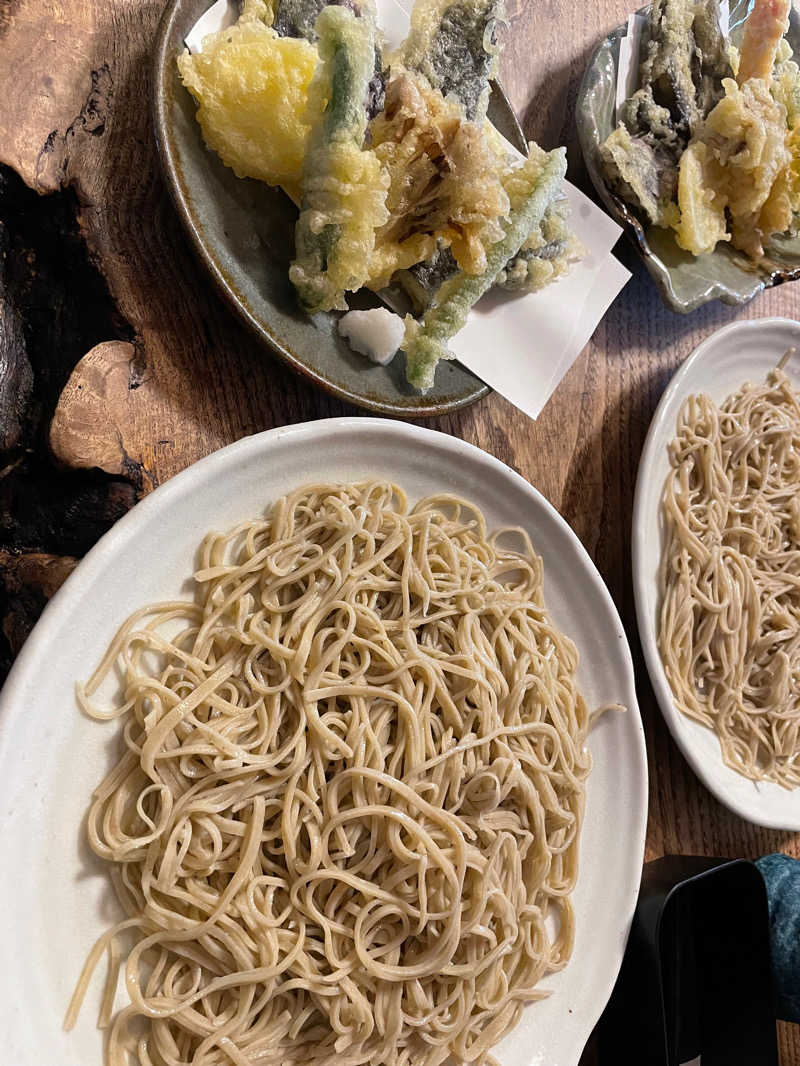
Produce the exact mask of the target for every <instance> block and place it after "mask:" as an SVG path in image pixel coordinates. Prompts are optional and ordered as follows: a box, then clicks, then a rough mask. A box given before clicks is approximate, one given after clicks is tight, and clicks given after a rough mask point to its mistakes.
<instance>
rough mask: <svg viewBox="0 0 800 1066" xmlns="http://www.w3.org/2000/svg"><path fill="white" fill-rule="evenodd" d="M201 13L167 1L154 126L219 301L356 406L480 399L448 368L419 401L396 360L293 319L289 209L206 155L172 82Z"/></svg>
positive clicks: (417, 414) (413, 413) (185, 99)
mask: <svg viewBox="0 0 800 1066" xmlns="http://www.w3.org/2000/svg"><path fill="white" fill-rule="evenodd" d="M208 7H209V0H173V2H172V3H170V4H169V6H168V7H167V9H166V11H165V13H164V17H163V19H162V21H161V26H160V28H159V34H158V40H157V43H156V54H155V92H154V104H155V128H156V138H157V141H158V147H159V153H160V156H161V163H162V166H163V170H164V175H165V177H166V181H167V185H168V186H169V189H170V192H171V194H172V197H173V199H174V201H175V205H176V207H177V209H178V214H179V215H180V217H181V220H182V221H183V224H184V226H185V227H186V230H187V232H188V234H189V237H190V238H191V241H192V244H193V245H194V247H195V249H196V251H197V253H198V255H199V256H200V258H201V260H202V261H203V262H204V263H205V265H206V267H207V268H208V270H209V272H210V274H211V277H212V278H213V279H214V281H215V282H216V284H217V286H218V287H219V289H220V290H221V292H222V293H223V295H224V296H225V297H226V298H227V300H228V301H229V303H230V304H231V305H232V307H233V308H234V310H235V311H236V312H237V313H238V314H239V315H240V316H241V317H242V318H243V319H244V320H245V322H246V323H247V324H248V325H249V326H250V327H251V329H253V330H254V332H255V333H256V335H257V336H258V337H260V338H261V340H263V341H264V342H265V343H266V344H268V345H269V347H270V348H272V350H273V351H274V352H276V353H277V354H278V355H279V356H280V357H281V358H282V359H284V360H285V361H286V362H287V363H289V364H290V366H292V367H294V369H295V370H298V371H300V373H302V374H305V375H306V376H307V377H309V378H310V379H311V380H312V381H313V382H315V383H316V384H317V385H319V386H320V387H321V388H323V389H326V390H327V391H328V392H331V393H333V394H334V395H335V396H339V397H340V398H341V399H343V400H348V401H350V402H351V403H355V404H358V405H359V406H360V407H366V408H369V409H370V410H372V411H380V412H383V413H386V414H391V415H400V416H402V417H406V418H409V417H410V418H421V417H425V416H428V415H438V414H443V413H445V412H447V411H453V410H455V409H456V408H458V407H464V406H465V405H466V404H470V403H474V402H475V400H477V399H479V398H480V397H481V396H485V395H486V393H488V392H489V389H488V387H487V386H486V385H485V384H484V383H483V382H482V381H480V380H479V379H478V378H476V377H475V376H474V375H473V374H471V373H470V372H469V371H468V370H465V369H464V368H463V367H462V366H461V365H460V364H458V363H455V362H443V363H440V364H439V366H438V368H437V370H436V384H435V385H434V387H433V388H432V389H431V390H430V391H429V392H427V393H425V395H424V396H423V395H422V394H421V393H419V392H417V390H416V389H414V388H412V387H411V386H410V385H409V384H408V383H407V382H406V380H405V357H404V356H403V354H402V353H401V354H400V355H398V356H397V357H396V358H395V359H394V360H393V362H392V363H391V364H390V365H389V366H375V365H373V364H372V363H370V362H369V361H368V360H367V359H365V358H364V357H363V356H361V355H357V354H355V353H354V352H352V351H351V350H350V348H349V347H348V346H347V344H345V343H344V341H343V340H342V339H341V338H340V337H339V336H338V333H337V331H336V318H335V316H333V315H328V314H320V315H315V316H314V320H313V321H312V320H310V319H309V318H308V317H307V316H306V315H304V314H302V312H301V311H299V309H298V307H297V303H296V300H295V297H294V291H293V289H292V286H291V284H290V283H289V278H288V268H289V262H290V260H291V259H292V256H293V253H294V223H295V219H296V217H297V210H296V208H295V207H294V205H293V204H292V202H291V201H290V200H289V198H288V197H287V196H285V195H284V194H283V193H282V192H281V191H280V190H277V189H270V188H268V187H267V186H265V185H262V184H261V183H260V182H256V181H250V180H247V179H241V178H237V177H236V175H235V174H234V173H233V171H232V170H229V169H228V168H227V167H225V166H223V165H222V163H221V162H220V161H219V159H218V158H217V156H216V155H215V154H214V153H213V152H210V151H209V150H208V149H207V148H206V147H205V144H204V143H203V138H202V135H201V132H200V127H199V125H198V124H197V122H196V121H195V117H194V114H195V104H194V101H193V100H192V98H191V96H190V95H189V93H188V92H187V91H186V89H184V87H183V85H182V84H181V82H180V79H179V77H178V71H177V66H176V63H175V59H176V56H177V55H178V54H179V53H180V52H181V51H183V48H184V43H183V41H184V37H185V35H186V34H187V33H188V32H189V30H190V29H191V27H192V26H193V25H194V24H195V22H197V20H198V18H200V16H201V15H202V14H203V13H204V12H205V11H206V9H207V8H208ZM496 124H497V123H496ZM359 298H361V297H359ZM370 299H372V300H373V304H372V305H373V306H374V305H377V300H376V299H374V298H371V297H369V296H367V297H366V300H367V301H369V300H370ZM359 306H370V303H369V302H365V303H362V304H359Z"/></svg>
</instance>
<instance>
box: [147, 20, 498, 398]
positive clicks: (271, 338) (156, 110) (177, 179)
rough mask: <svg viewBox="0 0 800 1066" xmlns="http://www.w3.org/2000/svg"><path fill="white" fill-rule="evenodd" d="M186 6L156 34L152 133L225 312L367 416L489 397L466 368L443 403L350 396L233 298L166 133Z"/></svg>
mask: <svg viewBox="0 0 800 1066" xmlns="http://www.w3.org/2000/svg"><path fill="white" fill-rule="evenodd" d="M187 2H188V0H169V3H168V4H167V6H166V7H165V8H164V11H163V13H162V15H161V19H160V20H159V23H158V27H157V29H156V36H155V44H154V48H153V58H152V68H151V84H152V105H151V108H152V122H153V128H154V131H155V142H156V149H157V155H158V160H159V163H160V168H161V173H162V176H163V178H164V183H165V185H166V187H167V190H168V192H169V197H170V200H171V202H172V205H173V207H174V208H175V211H176V212H177V214H178V217H179V219H180V221H181V226H182V228H183V230H184V233H185V234H186V235H187V236H188V238H189V243H190V244H191V246H192V250H193V251H194V254H195V258H196V259H197V260H199V262H200V263H202V265H203V268H204V270H205V272H206V274H207V276H208V277H210V278H211V280H212V282H213V283H214V286H215V288H216V290H217V292H219V293H220V294H221V295H222V296H223V298H224V300H225V302H226V303H227V305H228V307H229V308H230V309H231V310H232V311H233V313H234V314H235V315H236V317H237V318H239V319H240V321H242V322H244V323H245V325H246V326H247V328H248V329H249V331H250V333H251V334H252V335H253V336H254V337H255V338H256V339H257V340H259V341H260V342H261V343H262V344H265V345H266V346H267V347H268V348H269V350H270V351H271V352H272V353H273V354H274V355H277V356H278V358H280V359H281V360H282V361H283V362H284V363H286V364H287V365H288V366H290V367H291V368H292V370H294V371H295V372H297V373H298V374H300V375H301V377H303V378H305V379H306V380H307V381H310V382H312V384H314V385H316V386H317V387H318V388H320V389H322V390H323V391H324V392H327V393H328V394H329V395H331V396H335V397H336V398H337V399H339V400H344V401H345V402H346V403H351V404H354V405H355V406H357V407H361V408H364V409H366V410H368V411H373V412H375V413H377V414H388V415H393V416H396V417H401V418H432V417H436V416H439V415H444V414H450V413H452V412H453V411H458V410H461V409H462V408H464V407H470V406H471V405H472V404H474V403H477V402H478V400H481V399H483V398H484V397H485V396H488V395H489V393H491V392H492V391H493V390H492V389H491V388H490V386H489V385H487V384H486V383H485V382H482V381H481V380H480V378H478V377H477V376H476V375H475V374H472V371H469V370H467V368H466V367H462V369H463V370H464V372H465V373H468V374H470V375H471V376H472V377H473V378H475V381H476V382H477V384H476V386H475V387H474V388H473V390H472V391H471V392H469V393H468V394H466V395H464V396H461V397H459V398H458V399H452V400H446V401H437V400H434V401H432V402H431V403H427V404H426V403H425V402H424V393H420V394H419V396H418V397H417V398H416V400H415V402H413V403H409V404H400V403H395V402H392V401H391V400H378V399H373V398H370V397H369V396H365V395H363V394H362V393H359V392H354V391H352V390H350V389H348V388H346V387H345V386H342V385H338V384H336V383H335V382H333V381H330V380H328V379H327V378H326V377H324V376H323V375H321V374H319V373H317V372H316V371H315V370H314V369H313V368H312V367H310V366H308V365H307V364H306V363H304V362H303V361H302V360H300V359H298V358H297V356H296V355H294V354H293V353H292V352H291V351H290V350H289V349H288V348H286V347H285V346H284V345H283V344H281V342H280V340H278V338H277V337H276V336H275V335H274V333H273V332H272V331H271V330H270V329H269V327H268V325H267V324H266V323H264V322H261V321H259V320H258V319H257V318H256V317H255V315H253V313H252V312H251V311H250V309H249V308H248V307H247V305H246V304H245V303H244V301H243V300H241V299H240V298H239V297H238V296H237V294H236V292H235V291H234V289H233V287H232V285H231V284H230V282H229V281H228V279H227V278H226V277H225V274H224V273H223V272H222V270H221V269H220V267H219V265H218V263H217V262H216V260H215V259H214V257H213V256H212V255H211V253H210V251H209V249H208V248H207V247H206V244H205V242H204V240H203V236H202V233H201V230H200V228H199V227H198V226H197V224H196V222H195V220H194V217H193V215H192V212H191V211H190V209H189V204H188V200H189V199H190V197H189V194H188V190H187V189H186V188H185V183H184V180H183V178H182V176H181V173H180V168H179V165H178V163H177V160H176V158H175V146H174V144H173V140H172V136H171V133H170V129H171V127H170V123H169V120H168V114H167V113H168V110H169V103H170V100H169V90H168V84H169V78H170V76H171V74H172V61H173V58H174V57H173V54H172V51H173V50H172V48H171V45H170V38H171V36H172V33H173V28H174V25H175V21H176V19H177V17H178V15H179V14H180V13H181V12H182V11H183V8H184V7H185V5H186V4H187ZM209 6H210V5H209ZM206 150H208V149H206ZM459 365H461V364H459Z"/></svg>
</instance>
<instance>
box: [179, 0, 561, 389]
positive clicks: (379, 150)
mask: <svg viewBox="0 0 800 1066" xmlns="http://www.w3.org/2000/svg"><path fill="white" fill-rule="evenodd" d="M501 18H502V0H419V2H418V3H417V4H416V6H415V7H414V10H413V12H412V15H411V26H410V29H409V33H408V37H407V39H406V41H405V42H404V43H403V45H402V46H401V47H400V48H399V49H398V50H397V52H395V53H391V54H386V53H384V52H383V50H382V41H381V37H380V34H379V32H378V31H377V28H376V14H375V7H374V0H345V2H344V3H341V4H339V3H325V2H324V0H272V2H271V3H270V2H269V0H244V6H243V10H242V14H241V16H240V18H239V20H238V21H237V23H236V24H235V25H234V26H233V27H232V28H230V29H227V30H224V31H222V32H220V33H218V34H213V35H210V36H209V37H208V38H206V39H205V41H204V44H203V51H202V52H201V53H199V54H196V55H190V54H189V53H185V54H184V55H182V56H180V57H179V60H178V65H179V69H180V73H181V77H182V79H183V82H184V84H185V85H186V86H187V88H188V89H189V90H190V92H191V93H192V95H193V96H194V97H195V100H196V101H197V104H198V109H197V118H198V121H199V123H200V125H201V127H202V131H203V136H204V138H205V140H206V143H207V144H208V145H209V147H211V148H213V149H214V150H215V151H216V152H217V153H218V154H219V155H220V157H221V159H222V160H223V162H225V163H226V164H227V165H229V166H231V167H233V169H234V170H235V172H236V173H237V174H238V175H239V176H246V177H253V178H256V179H258V180H261V181H265V182H267V183H268V184H270V185H280V186H281V187H283V188H284V189H285V191H286V192H287V193H288V194H289V195H290V196H291V197H292V199H293V200H294V201H295V203H296V204H297V205H298V207H299V209H300V214H299V218H298V221H297V225H296V230H295V258H294V261H293V263H292V265H291V268H290V272H289V276H290V278H291V280H292V282H293V284H294V286H295V289H296V291H297V294H298V297H299V300H300V303H301V305H302V307H303V308H304V310H306V311H307V312H308V313H309V314H313V313H314V312H317V311H328V310H345V309H346V308H347V302H346V298H345V297H346V294H347V293H348V292H354V291H356V290H358V289H360V288H362V287H366V288H370V289H372V290H374V291H376V292H380V291H381V290H383V289H385V288H386V287H387V286H389V285H391V286H392V287H393V290H394V291H397V290H398V289H403V290H404V291H405V292H406V294H407V296H408V297H409V302H410V305H411V307H412V309H413V312H414V314H413V316H412V315H409V316H407V318H406V333H405V343H404V348H405V349H406V354H407V376H408V379H409V381H410V382H411V383H412V384H413V385H415V386H417V387H418V388H420V389H423V390H424V389H427V388H429V387H430V386H431V384H432V383H433V376H434V370H435V367H436V363H437V362H438V361H439V359H442V358H452V355H451V353H450V351H449V349H448V341H449V339H450V337H452V335H453V334H454V333H455V332H456V331H457V330H458V329H460V328H461V326H462V325H463V324H464V322H465V320H466V315H467V313H468V311H469V309H470V307H471V306H472V305H473V304H474V302H475V301H476V300H477V299H478V298H479V297H480V296H481V295H482V294H483V293H484V292H486V291H487V290H488V289H489V288H491V287H492V286H493V285H498V286H502V287H504V288H507V289H512V290H518V291H535V290H538V289H541V288H542V287H543V286H544V285H546V284H548V283H550V282H552V281H554V280H556V279H557V278H559V277H561V276H562V275H563V274H565V273H566V272H567V270H568V269H569V267H570V265H571V264H572V263H573V262H575V261H576V260H577V259H578V258H580V252H581V249H580V246H579V244H578V242H577V241H576V239H575V238H574V236H573V235H572V234H571V232H570V230H569V227H568V223H567V216H568V209H567V205H566V200H565V198H564V195H563V192H562V182H563V178H564V172H565V162H564V153H563V150H562V149H558V150H556V151H555V152H551V153H546V152H543V151H542V150H541V149H540V148H538V147H537V146H536V145H534V144H531V146H530V154H529V157H528V158H527V159H524V160H522V161H520V159H519V158H518V157H516V156H515V155H514V153H513V151H512V150H511V149H510V147H509V146H508V145H507V144H506V142H504V141H503V139H502V138H501V137H500V136H499V134H497V132H496V131H495V130H494V128H493V127H492V126H491V124H490V123H489V122H488V120H487V118H486V111H487V104H488V99H489V93H490V80H491V79H492V78H493V77H494V76H495V75H496V73H497V64H498V54H499V47H498V45H497V43H496V39H495V25H496V23H497V21H498V20H499V19H501Z"/></svg>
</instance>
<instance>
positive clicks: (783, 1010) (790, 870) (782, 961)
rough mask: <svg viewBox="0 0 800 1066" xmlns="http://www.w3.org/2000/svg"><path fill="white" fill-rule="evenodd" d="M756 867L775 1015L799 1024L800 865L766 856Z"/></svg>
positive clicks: (786, 859) (781, 857) (797, 862)
mask: <svg viewBox="0 0 800 1066" xmlns="http://www.w3.org/2000/svg"><path fill="white" fill-rule="evenodd" d="M756 866H757V867H758V869H759V870H760V872H761V876H762V877H763V878H764V881H765V882H766V885H767V899H768V901H769V929H770V951H771V954H772V975H773V979H774V982H775V1013H776V1014H777V1016H778V1017H779V1018H783V1019H784V1021H787V1022H800V861H798V860H797V859H791V858H789V856H788V855H765V856H764V858H763V859H757V860H756Z"/></svg>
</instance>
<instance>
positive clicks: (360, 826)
mask: <svg viewBox="0 0 800 1066" xmlns="http://www.w3.org/2000/svg"><path fill="white" fill-rule="evenodd" d="M509 541H511V542H512V543H511V544H509ZM200 555H201V558H200V564H199V570H198V571H197V573H196V575H195V580H196V585H197V597H196V600H195V602H192V603H186V602H173V603H163V604H159V605H157V606H154V607H150V608H147V609H145V610H142V611H139V612H137V613H136V614H135V615H134V616H133V617H132V618H130V619H129V621H128V622H126V623H125V625H124V626H123V627H122V629H121V630H120V632H119V633H118V635H117V636H116V638H115V640H114V642H113V644H112V645H111V647H110V648H109V650H108V652H107V654H106V656H105V659H104V660H103V662H102V663H101V665H100V667H99V668H98V670H97V672H96V674H95V676H94V677H93V678H92V679H91V680H90V681H89V683H88V684H87V685H86V686H85V688H84V689H81V690H80V695H81V701H82V703H83V705H84V706H85V707H86V709H87V710H88V711H89V712H90V713H92V714H94V715H96V716H97V717H112V716H120V717H121V718H122V719H123V721H124V745H123V749H124V754H123V755H122V758H121V760H120V762H119V764H118V765H117V767H116V768H115V769H114V770H113V771H112V772H111V773H110V774H109V775H108V777H107V778H106V780H105V781H104V782H103V783H102V784H101V785H100V786H99V788H98V789H97V790H96V793H95V798H94V802H93V805H92V807H91V811H90V814H89V823H88V832H89V839H90V842H91V846H92V848H93V849H94V851H95V852H96V853H97V854H98V855H100V856H102V857H103V858H104V859H106V860H107V861H108V863H109V869H110V873H111V877H112V879H113V883H114V887H115V889H116V894H117V896H118V898H119V901H120V903H121V904H122V906H123V908H124V909H125V911H126V912H127V915H128V918H127V920H125V921H123V922H122V923H121V924H120V925H118V926H116V927H115V928H114V929H112V930H109V932H108V933H107V934H106V935H105V936H104V937H103V938H102V939H101V940H100V941H98V944H97V945H96V947H95V949H94V951H93V953H92V955H91V956H90V958H89V960H88V961H87V965H86V967H85V970H84V974H83V976H82V978H81V981H80V983H79V987H78V989H77V991H76V995H75V998H74V1000H73V1003H72V1005H71V1007H70V1011H69V1013H68V1016H67V1019H66V1024H67V1025H68V1026H70V1025H72V1024H73V1023H74V1020H75V1015H76V1012H77V1010H78V1008H79V1005H80V1001H81V999H82V997H83V995H84V993H85V990H86V985H87V982H88V980H89V977H90V974H91V971H92V969H93V967H94V965H95V964H96V963H97V961H98V960H99V959H100V958H101V956H102V954H103V953H104V952H105V951H108V952H109V955H110V956H111V965H110V975H109V980H108V982H107V987H106V995H105V999H104V1002H103V1006H102V1009H101V1024H103V1025H109V1024H110V1025H111V1033H110V1038H109V1041H108V1045H107V1047H108V1060H109V1062H111V1063H114V1064H117V1063H123V1062H127V1061H128V1058H127V1056H128V1055H129V1054H130V1056H131V1058H132V1059H133V1061H135V1062H137V1063H140V1064H141V1066H177V1064H185V1063H192V1064H195V1066H231V1064H233V1066H245V1064H251V1063H258V1064H259V1066H306V1064H312V1066H328V1064H331V1066H333V1064H336V1066H362V1064H364V1066H367V1064H369V1066H382V1064H385V1066H436V1064H440V1063H444V1062H448V1063H450V1062H455V1063H466V1062H474V1063H488V1062H491V1061H493V1060H492V1058H491V1056H490V1055H489V1049H490V1048H491V1047H492V1045H493V1044H495V1043H496V1042H497V1040H498V1039H499V1038H500V1037H501V1036H502V1035H503V1034H504V1033H505V1032H506V1031H507V1030H508V1029H509V1028H510V1027H511V1026H513V1025H514V1024H515V1022H516V1021H517V1019H518V1017H519V1014H520V1011H521V1009H522V1007H523V1005H524V1004H525V1003H527V1002H529V1001H531V1000H534V999H537V998H539V997H540V996H541V995H543V994H544V993H543V991H542V990H541V989H539V988H537V984H538V982H539V980H540V978H541V977H543V976H544V975H545V974H548V973H550V972H552V971H554V970H558V969H560V968H561V967H562V966H563V965H564V964H565V962H566V960H567V958H568V956H569V954H570V950H571V946H572V939H573V915H572V910H571V907H570V901H569V893H570V890H571V889H572V887H573V885H574V883H575V878H576V872H577V869H576V864H577V849H578V834H579V829H580V823H581V815H582V810H583V803H584V781H585V778H586V776H587V774H588V772H589V768H590V758H589V755H588V753H587V751H586V748H585V736H586V730H587V726H588V715H587V710H586V706H585V704H584V701H583V699H582V698H581V695H580V693H579V692H578V690H577V689H576V686H575V670H576V666H577V655H576V651H575V648H574V646H573V645H572V643H571V642H570V641H569V640H568V639H567V638H566V637H565V636H564V635H563V634H562V633H560V632H559V631H558V630H557V629H556V628H555V627H554V626H553V624H552V622H551V621H550V619H549V617H548V613H547V610H546V609H545V606H544V603H543V599H542V566H541V560H540V559H539V558H538V557H537V556H536V554H535V552H534V551H533V548H532V546H531V544H530V541H529V540H528V538H527V536H526V534H525V533H523V532H521V531H520V530H506V531H503V532H501V533H499V534H495V535H494V536H489V535H488V533H487V529H486V525H485V522H484V518H483V516H482V515H481V513H480V512H479V511H478V510H477V509H476V508H475V507H474V506H472V505H470V504H469V503H467V502H465V501H463V500H460V499H457V498H454V497H451V496H439V497H436V498H430V499H426V500H423V501H422V502H420V503H419V504H417V506H416V507H413V508H411V509H409V507H408V505H407V501H406V498H405V496H404V494H403V492H402V490H401V489H399V488H397V487H396V486H394V485H391V484H386V483H378V482H376V483H363V484H350V485H312V486H309V487H305V488H302V489H300V490H298V491H296V492H294V493H292V494H291V495H289V496H287V497H285V498H283V499H281V500H279V501H278V502H277V503H276V504H275V505H274V507H273V508H272V510H271V512H270V514H269V516H268V517H267V518H266V519H263V520H258V521H253V522H247V523H244V524H243V525H240V526H238V527H237V528H235V529H233V530H231V531H230V532H228V533H225V534H215V533H212V534H210V535H209V536H208V537H206V539H205V541H204V542H203V546H202V549H201V553H200ZM115 666H116V667H117V668H118V669H120V670H121V674H122V677H123V684H122V692H121V694H120V696H119V700H118V702H117V703H116V704H115V705H114V706H113V707H111V708H104V709H101V708H100V707H99V706H96V704H97V703H98V702H99V700H98V689H99V687H100V686H101V684H102V683H103V681H104V679H105V678H106V676H107V675H108V674H109V672H110V671H111V670H112V669H113V668H114V667H115ZM123 943H124V944H125V950H124V951H121V948H120V946H119V945H120V944H123ZM121 955H122V956H123V957H124V970H125V980H126V985H127V992H128V995H129V997H130V1005H129V1006H126V1007H125V1008H124V1009H122V1010H121V1011H120V1012H118V1013H117V1014H116V1016H115V1017H114V1016H113V1008H112V1003H113V999H114V991H115V986H116V983H117V971H118V969H119V965H120V956H121Z"/></svg>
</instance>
